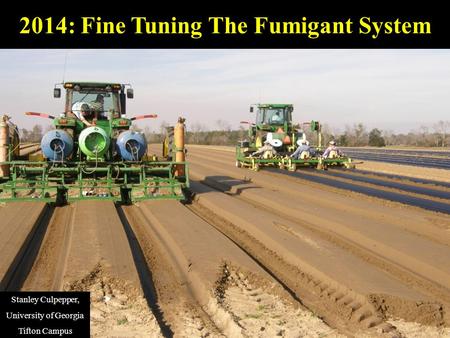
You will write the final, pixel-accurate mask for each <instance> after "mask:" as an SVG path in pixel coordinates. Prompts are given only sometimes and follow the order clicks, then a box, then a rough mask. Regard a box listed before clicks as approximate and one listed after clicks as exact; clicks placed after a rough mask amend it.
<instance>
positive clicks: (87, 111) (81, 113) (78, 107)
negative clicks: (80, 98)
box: [72, 102, 97, 127]
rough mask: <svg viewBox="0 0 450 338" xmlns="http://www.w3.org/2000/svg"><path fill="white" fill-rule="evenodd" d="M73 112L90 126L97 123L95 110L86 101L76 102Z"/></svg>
mask: <svg viewBox="0 0 450 338" xmlns="http://www.w3.org/2000/svg"><path fill="white" fill-rule="evenodd" d="M72 113H73V114H75V116H76V117H77V118H78V119H79V120H80V121H81V122H83V124H84V125H85V126H88V127H91V126H93V125H95V121H96V120H97V119H96V114H95V112H94V111H92V109H91V107H90V106H89V104H87V103H86V102H77V103H74V105H73V106H72Z"/></svg>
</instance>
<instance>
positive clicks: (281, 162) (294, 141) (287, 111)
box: [236, 103, 351, 171]
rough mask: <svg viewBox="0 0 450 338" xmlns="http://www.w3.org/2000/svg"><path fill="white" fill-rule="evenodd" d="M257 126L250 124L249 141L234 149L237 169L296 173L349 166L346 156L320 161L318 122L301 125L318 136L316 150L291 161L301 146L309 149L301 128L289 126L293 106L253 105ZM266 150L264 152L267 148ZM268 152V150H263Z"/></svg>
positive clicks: (290, 124)
mask: <svg viewBox="0 0 450 338" xmlns="http://www.w3.org/2000/svg"><path fill="white" fill-rule="evenodd" d="M255 108H256V122H255V123H250V122H246V121H242V122H241V123H245V124H249V125H250V126H249V129H248V139H246V140H242V141H239V142H238V144H237V146H236V166H237V167H247V168H250V169H252V170H255V171H258V170H259V169H260V168H261V167H265V166H271V167H278V168H280V169H288V170H290V171H295V170H296V169H297V167H317V168H319V169H326V168H327V167H328V166H346V167H348V166H350V165H351V159H350V158H348V157H345V156H339V157H334V158H326V159H325V158H322V156H321V154H322V153H323V150H322V145H321V143H322V140H321V139H322V135H321V125H320V123H319V122H318V121H311V122H308V123H304V125H310V128H311V131H313V132H316V133H317V140H318V141H317V148H315V149H314V148H311V150H310V152H305V154H304V156H303V154H302V156H301V158H298V159H294V158H292V157H290V156H291V155H292V154H293V153H294V152H295V151H296V150H297V148H298V147H299V146H301V145H302V144H307V145H309V141H307V140H306V134H305V132H304V131H303V130H302V128H301V126H300V125H294V124H293V122H292V111H293V110H294V107H293V105H292V104H273V103H267V104H256V105H252V106H251V107H250V112H251V113H253V112H254V111H255ZM266 146H267V148H266ZM264 149H268V150H264Z"/></svg>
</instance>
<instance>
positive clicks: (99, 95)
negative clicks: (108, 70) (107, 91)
mask: <svg viewBox="0 0 450 338" xmlns="http://www.w3.org/2000/svg"><path fill="white" fill-rule="evenodd" d="M104 99H105V98H104V97H103V95H102V94H98V95H97V101H103V100H104Z"/></svg>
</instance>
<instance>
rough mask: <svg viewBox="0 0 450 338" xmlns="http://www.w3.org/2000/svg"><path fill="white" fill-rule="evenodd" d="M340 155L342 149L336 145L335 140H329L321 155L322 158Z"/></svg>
mask: <svg viewBox="0 0 450 338" xmlns="http://www.w3.org/2000/svg"><path fill="white" fill-rule="evenodd" d="M342 155H343V153H342V151H341V150H340V149H339V148H338V147H336V141H333V140H331V141H330V143H329V146H328V148H327V149H326V150H325V152H324V153H323V155H322V157H323V158H338V157H340V156H342Z"/></svg>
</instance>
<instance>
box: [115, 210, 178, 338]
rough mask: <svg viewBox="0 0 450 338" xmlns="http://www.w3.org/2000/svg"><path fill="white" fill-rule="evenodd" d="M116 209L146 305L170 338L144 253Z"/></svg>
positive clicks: (121, 214) (129, 227)
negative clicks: (128, 244)
mask: <svg viewBox="0 0 450 338" xmlns="http://www.w3.org/2000/svg"><path fill="white" fill-rule="evenodd" d="M116 208H117V213H118V214H119V217H120V220H121V221H122V224H123V226H124V229H125V233H126V235H127V239H128V242H129V243H130V248H131V252H132V254H133V260H134V264H135V265H136V269H137V271H138V274H139V280H140V282H141V285H142V290H143V291H144V296H145V299H146V300H147V304H148V306H149V308H150V309H151V310H152V312H153V314H154V315H155V318H156V321H157V322H158V325H159V327H160V329H161V333H162V334H163V336H164V337H169V338H171V337H173V335H174V333H173V331H172V329H171V328H170V326H169V325H167V324H166V322H165V320H164V315H163V313H162V311H161V309H160V308H159V306H158V294H157V293H156V290H155V286H154V285H153V274H152V272H151V271H150V269H149V268H148V265H147V263H146V261H145V256H144V253H143V252H142V248H141V246H140V245H139V242H138V240H137V238H136V236H135V234H134V232H133V230H132V229H131V226H130V224H129V223H128V220H127V218H126V216H125V214H124V212H123V210H122V208H121V207H120V206H119V205H117V206H116Z"/></svg>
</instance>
